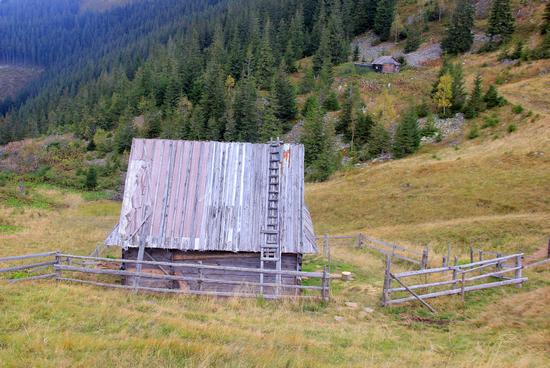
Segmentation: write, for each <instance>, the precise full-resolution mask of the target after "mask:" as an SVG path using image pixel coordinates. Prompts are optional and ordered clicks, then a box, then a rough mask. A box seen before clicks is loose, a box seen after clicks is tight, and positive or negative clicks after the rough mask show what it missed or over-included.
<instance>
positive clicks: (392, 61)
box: [372, 55, 401, 65]
mask: <svg viewBox="0 0 550 368" xmlns="http://www.w3.org/2000/svg"><path fill="white" fill-rule="evenodd" d="M372 63H373V64H380V65H384V64H393V65H401V64H400V63H399V61H397V60H395V59H394V58H393V57H392V56H387V55H385V56H380V57H378V58H376V59H375V60H374V61H373V62H372Z"/></svg>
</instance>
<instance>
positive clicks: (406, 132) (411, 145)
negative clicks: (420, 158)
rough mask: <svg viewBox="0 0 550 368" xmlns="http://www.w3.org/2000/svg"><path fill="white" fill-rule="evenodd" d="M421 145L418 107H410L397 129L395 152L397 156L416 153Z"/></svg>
mask: <svg viewBox="0 0 550 368" xmlns="http://www.w3.org/2000/svg"><path fill="white" fill-rule="evenodd" d="M419 147H420V129H418V116H417V115H416V109H409V111H407V112H406V113H405V114H404V115H403V117H402V119H401V121H400V122H399V124H398V125H397V130H396V131H395V139H394V144H393V153H394V155H395V157H397V158H401V157H405V156H407V155H409V154H411V153H414V152H416V151H417V150H418V148H419Z"/></svg>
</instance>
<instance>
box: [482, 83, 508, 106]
mask: <svg viewBox="0 0 550 368" xmlns="http://www.w3.org/2000/svg"><path fill="white" fill-rule="evenodd" d="M483 102H485V104H486V106H487V108H489V109H492V108H493V107H497V106H502V105H504V103H505V100H504V98H502V97H501V96H499V94H498V91H497V89H496V87H495V86H494V85H493V84H491V85H490V86H489V89H487V92H486V93H485V96H483Z"/></svg>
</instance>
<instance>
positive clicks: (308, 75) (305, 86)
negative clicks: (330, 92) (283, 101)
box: [300, 68, 315, 94]
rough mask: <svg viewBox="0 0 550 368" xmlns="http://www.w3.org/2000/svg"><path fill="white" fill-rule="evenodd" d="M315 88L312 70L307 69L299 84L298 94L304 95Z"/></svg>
mask: <svg viewBox="0 0 550 368" xmlns="http://www.w3.org/2000/svg"><path fill="white" fill-rule="evenodd" d="M314 87H315V75H314V74H313V69H312V68H308V69H307V70H306V72H305V74H304V77H303V78H302V81H301V83H300V93H301V94H306V93H309V92H311V91H313V88H314Z"/></svg>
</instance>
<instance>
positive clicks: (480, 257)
mask: <svg viewBox="0 0 550 368" xmlns="http://www.w3.org/2000/svg"><path fill="white" fill-rule="evenodd" d="M479 260H480V261H483V251H482V250H481V249H480V250H479Z"/></svg>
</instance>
